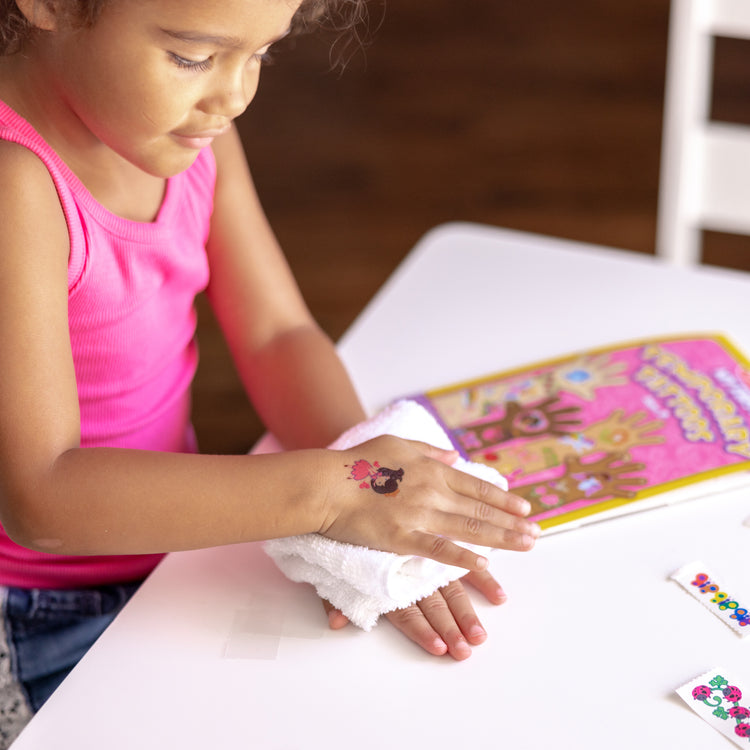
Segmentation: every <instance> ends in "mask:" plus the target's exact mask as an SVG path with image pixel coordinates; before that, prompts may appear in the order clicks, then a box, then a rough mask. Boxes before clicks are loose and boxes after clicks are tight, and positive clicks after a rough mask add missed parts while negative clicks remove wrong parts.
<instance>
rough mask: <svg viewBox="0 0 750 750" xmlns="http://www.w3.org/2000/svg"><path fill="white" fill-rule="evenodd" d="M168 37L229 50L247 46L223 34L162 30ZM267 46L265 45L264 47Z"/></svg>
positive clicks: (285, 33)
mask: <svg viewBox="0 0 750 750" xmlns="http://www.w3.org/2000/svg"><path fill="white" fill-rule="evenodd" d="M161 31H162V32H163V33H164V34H166V35H167V36H171V37H172V38H173V39H177V40H179V41H181V42H187V43H188V44H206V45H211V46H218V47H224V48H227V49H242V48H243V47H244V46H245V44H244V42H243V40H242V39H240V38H239V37H236V36H229V35H227V36H225V35H222V34H202V33H201V32H198V31H176V30H172V29H161ZM290 31H291V28H288V29H286V31H284V32H282V33H281V34H279V35H278V36H277V37H274V38H273V39H270V40H269V41H268V42H267V43H266V44H274V43H275V42H278V41H279V40H281V39H283V38H284V37H285V36H287V35H288V34H289V32H290ZM263 46H265V45H263Z"/></svg>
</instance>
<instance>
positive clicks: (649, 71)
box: [194, 0, 750, 452]
mask: <svg viewBox="0 0 750 750" xmlns="http://www.w3.org/2000/svg"><path fill="white" fill-rule="evenodd" d="M668 12H669V2H668V0H630V2H627V3H609V2H601V0H572V1H571V2H567V3H559V2H556V1H553V0H525V2H523V3H520V2H513V1H512V0H489V1H488V0H461V2H456V0H430V1H429V2H427V0H407V1H406V2H392V3H390V4H388V7H387V8H386V9H385V11H383V8H382V6H380V5H378V4H377V3H373V4H372V7H371V24H370V25H371V31H370V42H369V44H368V45H367V48H366V50H365V51H364V52H362V51H360V52H356V53H355V54H354V56H353V58H352V59H351V60H350V62H349V64H348V66H347V68H346V69H345V70H344V71H343V72H340V71H333V72H332V71H331V69H330V63H329V52H330V45H331V43H332V41H333V37H332V36H331V35H329V34H325V33H324V34H317V35H315V36H310V37H304V38H299V39H296V40H290V41H287V40H285V41H284V42H283V43H282V44H281V45H279V52H278V53H277V55H276V59H275V62H274V64H273V65H271V66H269V67H268V68H266V69H265V70H264V71H263V75H262V81H261V87H260V90H259V93H258V95H257V97H256V99H255V101H254V102H253V104H252V105H251V107H250V109H249V110H248V112H247V113H246V114H245V115H244V116H243V118H242V119H241V120H240V130H241V133H242V137H243V142H244V144H245V147H246V151H247V155H248V158H249V161H250V165H251V169H252V171H253V174H254V177H255V181H256V184H257V187H258V190H259V192H260V194H261V198H262V200H263V203H264V205H265V208H266V211H267V213H268V215H269V217H270V219H271V222H272V224H273V225H274V227H275V230H276V232H277V235H278V237H279V239H280V241H281V243H282V246H283V247H284V248H285V251H286V253H287V256H288V258H289V261H290V263H291V265H292V268H293V270H294V271H295V274H296V276H297V279H298V281H299V284H300V286H301V288H302V290H303V292H304V294H305V296H306V298H307V300H308V303H309V305H310V307H311V309H312V311H313V314H314V315H315V316H316V318H317V319H318V321H319V322H320V323H321V325H322V326H323V328H324V329H325V330H326V331H327V332H328V333H329V334H330V335H331V336H332V337H333V338H334V339H337V338H338V337H339V336H340V335H341V334H342V333H343V332H344V331H345V330H346V328H347V327H348V326H349V324H350V323H351V322H352V320H353V319H354V318H355V317H356V315H357V314H358V313H359V312H360V311H361V309H362V308H363V307H364V305H365V304H366V303H367V301H368V300H369V299H370V298H371V297H372V295H373V294H374V293H375V292H376V291H377V289H378V288H379V287H380V285H381V284H382V283H383V282H384V281H385V279H386V278H387V277H388V275H389V274H390V273H391V272H392V271H393V269H394V268H395V267H396V265H397V264H398V263H399V262H400V261H401V259H402V258H403V257H404V256H405V255H406V253H407V252H408V251H409V250H410V249H411V247H412V246H413V245H414V244H415V242H416V241H417V240H418V239H419V238H420V237H421V235H422V234H424V233H425V232H426V231H427V230H428V229H430V228H431V227H433V226H435V225H437V224H440V223H443V222H446V221H451V220H467V221H476V222H483V223H488V224H494V225H497V226H502V227H510V228H515V229H521V230H527V231H531V232H539V233H543V234H549V235H555V236H560V237H566V238H571V239H575V240H582V241H585V242H593V243H600V244H604V245H610V246H613V247H619V248H625V249H629V250H633V251H637V252H642V253H650V252H653V248H654V238H655V232H656V202H657V190H658V178H659V156H660V148H661V126H662V102H663V95H664V71H665V63H666V43H667V25H668ZM748 82H750V44H749V43H747V42H739V41H736V40H719V42H718V44H717V50H716V77H715V93H714V104H713V111H714V116H715V117H716V118H717V119H724V120H730V121H739V122H746V123H750V101H749V97H748ZM704 257H705V260H706V261H707V262H710V263H713V264H716V265H724V266H729V267H734V268H741V269H745V270H750V241H748V239H747V238H744V237H743V238H738V237H733V236H729V235H719V234H714V233H712V234H710V235H709V236H707V237H706V244H705V249H704ZM199 309H200V323H199V340H200V344H201V355H202V359H201V365H200V369H199V372H198V376H197V379H196V384H195V406H194V419H195V425H196V430H197V432H198V436H199V441H200V443H201V447H202V449H203V450H204V451H208V452H241V451H246V450H247V449H248V448H249V447H250V446H251V444H252V443H253V442H254V440H255V439H256V438H257V437H258V436H259V435H260V434H261V432H262V428H261V425H260V424H259V422H258V420H257V418H256V417H255V415H254V413H253V411H252V409H251V407H250V405H249V404H248V403H247V400H246V399H245V397H244V395H243V392H242V389H241V387H240V385H239V382H238V380H237V377H236V375H235V373H234V370H233V368H232V365H231V361H230V360H229V357H228V354H227V352H226V349H225V347H224V345H223V342H222V341H221V337H220V334H219V333H218V331H217V328H216V325H215V322H214V321H213V319H212V317H211V314H210V311H209V310H208V308H207V305H206V304H205V302H204V301H203V300H200V305H199Z"/></svg>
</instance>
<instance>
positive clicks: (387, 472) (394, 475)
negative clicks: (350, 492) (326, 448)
mask: <svg viewBox="0 0 750 750" xmlns="http://www.w3.org/2000/svg"><path fill="white" fill-rule="evenodd" d="M346 468H347V469H351V471H350V472H349V477H348V478H349V479H356V480H357V481H358V482H359V483H360V485H359V486H360V489H363V490H366V489H368V488H370V489H373V490H375V492H377V493H378V494H379V495H398V491H399V490H398V483H399V482H400V481H401V480H402V479H403V478H404V470H403V469H388V468H386V467H385V466H381V465H380V464H379V463H378V462H377V461H374V462H373V463H370V462H369V461H365V459H364V458H360V459H359V460H358V461H355V462H354V463H353V464H352V465H351V466H350V465H349V464H346ZM368 480H369V481H368Z"/></svg>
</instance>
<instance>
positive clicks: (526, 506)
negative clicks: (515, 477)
mask: <svg viewBox="0 0 750 750" xmlns="http://www.w3.org/2000/svg"><path fill="white" fill-rule="evenodd" d="M530 512H531V503H530V502H529V501H528V500H524V501H523V504H522V505H521V513H523V515H524V516H525V515H528V514H529V513H530Z"/></svg>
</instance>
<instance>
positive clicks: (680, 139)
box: [656, 0, 750, 265]
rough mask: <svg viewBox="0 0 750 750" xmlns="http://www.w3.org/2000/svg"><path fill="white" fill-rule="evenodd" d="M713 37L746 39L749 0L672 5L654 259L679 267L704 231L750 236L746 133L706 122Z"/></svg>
mask: <svg viewBox="0 0 750 750" xmlns="http://www.w3.org/2000/svg"><path fill="white" fill-rule="evenodd" d="M717 36H721V37H735V38H748V39H750V0H672V5H671V17H670V26H669V46H668V59H667V78H666V92H665V104H664V130H663V140H662V161H661V176H660V185H659V207H658V222H657V238H656V252H657V254H658V255H660V256H662V257H664V258H665V259H667V260H668V261H670V262H672V263H675V264H678V265H690V264H693V263H698V262H700V255H701V243H702V235H701V231H702V230H703V229H709V230H715V231H723V232H732V233H735V234H750V127H747V126H743V125H735V124H729V123H719V122H712V121H711V120H710V103H711V89H712V83H713V59H714V37H717Z"/></svg>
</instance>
